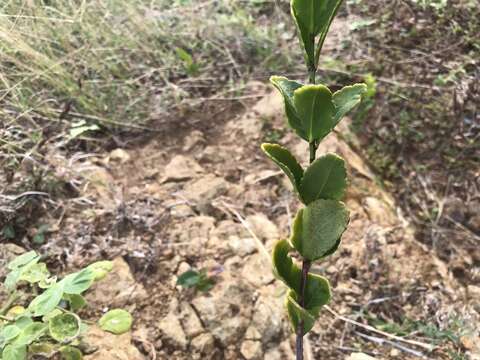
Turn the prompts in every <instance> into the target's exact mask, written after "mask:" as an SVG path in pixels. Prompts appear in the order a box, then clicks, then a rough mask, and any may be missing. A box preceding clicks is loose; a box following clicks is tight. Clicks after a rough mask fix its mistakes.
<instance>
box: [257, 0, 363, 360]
mask: <svg viewBox="0 0 480 360" xmlns="http://www.w3.org/2000/svg"><path fill="white" fill-rule="evenodd" d="M341 3H342V1H341V0H338V1H323V2H319V1H315V0H293V1H292V2H291V11H292V15H293V18H294V20H295V22H296V25H297V28H298V32H299V37H300V42H301V44H302V46H303V49H304V51H305V62H306V65H307V68H308V74H309V84H307V85H304V84H301V83H299V82H296V81H292V80H289V79H287V78H285V77H280V76H273V77H272V78H271V79H270V80H271V82H272V84H273V85H274V86H275V87H276V88H277V89H278V90H279V91H280V93H281V94H282V96H283V98H284V102H285V112H286V117H287V120H288V124H289V126H290V127H291V128H292V129H293V130H294V131H295V133H296V134H297V135H298V136H300V137H301V138H302V139H303V140H305V141H306V142H307V143H308V148H309V151H310V165H309V166H308V167H307V168H306V169H304V168H303V167H302V166H301V165H300V164H299V163H298V161H297V160H296V159H295V157H294V156H293V155H292V154H291V153H290V151H289V150H287V149H286V148H284V147H282V146H280V145H276V144H268V143H265V144H263V145H262V150H263V151H264V152H265V153H266V154H267V156H268V157H269V158H270V159H272V160H273V161H274V162H275V163H276V164H277V165H278V166H279V167H280V169H281V170H282V171H283V172H284V173H285V174H286V175H287V176H288V178H289V179H290V181H291V183H292V186H293V188H294V190H295V193H296V195H297V196H298V198H299V200H300V201H301V202H302V203H303V204H304V205H305V207H304V208H301V209H300V210H299V211H298V213H297V215H296V217H295V220H294V224H293V227H292V231H291V237H290V239H289V240H281V241H279V242H278V243H277V244H276V245H275V248H274V250H273V266H274V271H275V274H276V275H277V277H278V278H279V279H281V280H282V281H283V282H284V283H285V284H286V285H287V286H288V288H289V291H288V294H287V296H286V301H285V303H286V308H287V312H288V316H289V319H290V321H291V324H292V328H293V329H294V330H295V331H296V334H297V341H296V355H297V359H299V360H301V359H303V352H304V350H303V337H304V335H305V334H306V333H307V332H309V331H310V330H311V329H312V328H313V326H314V324H315V321H316V319H317V318H318V316H319V312H320V310H321V308H322V306H323V305H325V304H327V303H328V302H329V301H330V298H331V290H330V284H329V282H328V280H327V279H326V278H324V277H323V276H320V275H317V274H315V273H311V272H310V268H311V266H312V263H313V262H315V261H318V260H321V259H324V258H326V257H328V256H330V255H332V254H333V253H335V251H336V250H337V248H338V247H339V245H340V242H341V237H342V234H343V233H344V231H345V230H346V228H347V225H348V222H349V212H348V210H347V209H346V207H345V204H344V203H343V202H341V199H342V198H343V196H344V194H345V190H346V186H347V173H346V167H345V161H344V159H342V158H341V157H339V156H337V155H335V154H326V155H322V156H321V157H319V158H318V159H317V158H316V152H317V148H318V146H319V144H320V142H321V141H322V140H323V139H324V138H325V137H326V136H327V135H328V134H329V133H330V132H331V131H333V129H334V128H335V126H336V125H337V124H338V123H339V122H340V120H341V119H342V118H343V117H344V116H345V115H346V114H347V113H348V112H349V111H350V110H352V109H353V108H354V107H355V106H356V105H358V103H359V102H360V101H361V96H362V94H363V93H365V92H366V91H367V86H366V85H365V84H355V85H352V86H346V87H344V88H342V89H341V90H339V91H337V92H335V93H333V94H332V92H331V91H330V89H329V88H328V87H327V86H325V85H322V84H317V83H316V72H317V68H318V63H319V60H320V55H321V51H322V47H323V44H324V41H325V38H326V36H327V33H328V30H329V28H330V25H331V23H332V21H333V19H334V18H335V15H336V13H337V11H338V9H339V7H340V5H341ZM317 41H318V42H317ZM293 251H296V252H297V253H298V254H299V256H300V258H301V261H302V266H301V267H300V266H298V265H297V264H296V263H295V262H294V260H293V258H292V256H291V255H290V253H291V252H293Z"/></svg>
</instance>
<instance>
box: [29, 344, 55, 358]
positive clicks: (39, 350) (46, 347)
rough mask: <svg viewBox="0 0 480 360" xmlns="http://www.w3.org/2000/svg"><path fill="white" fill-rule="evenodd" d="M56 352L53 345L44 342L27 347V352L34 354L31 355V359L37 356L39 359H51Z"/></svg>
mask: <svg viewBox="0 0 480 360" xmlns="http://www.w3.org/2000/svg"><path fill="white" fill-rule="evenodd" d="M56 352H57V349H56V348H55V346H54V345H53V344H49V343H46V342H42V343H36V344H31V345H30V346H29V347H28V353H29V354H32V355H34V356H32V358H33V359H36V358H37V357H38V358H40V359H44V358H45V359H52V358H54V355H55V353H56ZM35 355H36V356H35Z"/></svg>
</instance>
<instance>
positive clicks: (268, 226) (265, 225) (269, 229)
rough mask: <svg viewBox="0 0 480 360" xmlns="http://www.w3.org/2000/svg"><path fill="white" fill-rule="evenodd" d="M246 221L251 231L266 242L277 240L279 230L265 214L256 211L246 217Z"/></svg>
mask: <svg viewBox="0 0 480 360" xmlns="http://www.w3.org/2000/svg"><path fill="white" fill-rule="evenodd" d="M247 222H248V224H250V226H251V228H252V231H253V232H254V234H255V235H257V236H258V238H260V239H261V240H264V241H266V242H267V243H268V242H271V241H278V239H279V238H280V232H279V231H278V227H277V225H275V224H274V223H273V222H271V221H270V220H269V219H268V218H267V217H266V216H265V214H262V213H258V214H255V215H251V216H248V217H247Z"/></svg>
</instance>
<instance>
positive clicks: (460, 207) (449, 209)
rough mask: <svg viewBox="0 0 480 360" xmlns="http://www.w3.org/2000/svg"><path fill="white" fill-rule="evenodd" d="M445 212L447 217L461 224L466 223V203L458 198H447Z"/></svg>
mask: <svg viewBox="0 0 480 360" xmlns="http://www.w3.org/2000/svg"><path fill="white" fill-rule="evenodd" d="M443 211H444V214H445V215H446V216H447V217H450V218H452V219H453V220H455V221H457V222H459V223H463V222H464V221H465V217H466V212H467V209H466V206H465V202H464V201H463V200H462V199H460V198H458V197H455V196H450V197H449V198H447V200H445V205H444V208H443Z"/></svg>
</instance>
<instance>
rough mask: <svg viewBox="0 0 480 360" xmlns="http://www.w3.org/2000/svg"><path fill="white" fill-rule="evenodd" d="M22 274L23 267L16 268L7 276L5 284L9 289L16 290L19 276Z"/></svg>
mask: <svg viewBox="0 0 480 360" xmlns="http://www.w3.org/2000/svg"><path fill="white" fill-rule="evenodd" d="M21 274H22V269H15V270H12V271H10V272H9V273H8V274H7V276H6V277H5V281H4V283H3V284H4V285H5V288H6V289H7V291H9V292H11V291H13V290H15V286H16V285H17V282H18V278H19V277H20V275H21Z"/></svg>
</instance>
